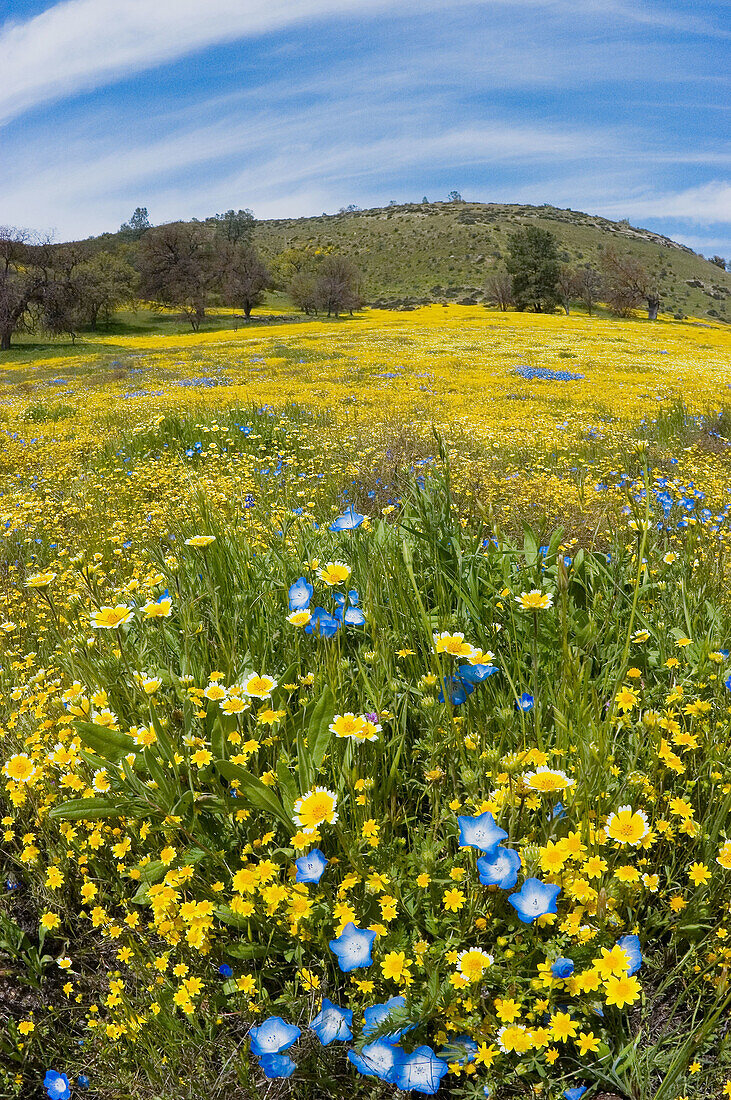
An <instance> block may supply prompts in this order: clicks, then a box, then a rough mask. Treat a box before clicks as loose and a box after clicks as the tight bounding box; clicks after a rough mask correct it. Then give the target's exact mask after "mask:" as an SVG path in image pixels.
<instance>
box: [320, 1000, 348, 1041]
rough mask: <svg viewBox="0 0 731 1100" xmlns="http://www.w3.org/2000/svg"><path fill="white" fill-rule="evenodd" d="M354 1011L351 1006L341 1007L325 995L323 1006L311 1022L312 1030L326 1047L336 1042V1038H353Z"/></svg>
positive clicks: (341, 1039)
mask: <svg viewBox="0 0 731 1100" xmlns="http://www.w3.org/2000/svg"><path fill="white" fill-rule="evenodd" d="M352 1027H353V1012H352V1010H351V1009H349V1008H340V1007H339V1005H334V1004H333V1003H332V1001H328V999H327V997H323V1000H322V1008H321V1009H320V1011H319V1012H318V1014H317V1016H315V1018H314V1020H313V1021H312V1023H311V1024H310V1031H314V1033H315V1035H316V1036H317V1038H318V1039H319V1040H320V1042H321V1043H322V1045H323V1046H324V1047H326V1046H329V1045H330V1043H334V1042H335V1040H336V1039H339V1040H340V1041H341V1042H345V1041H346V1039H352V1038H353V1032H352V1030H351V1029H352Z"/></svg>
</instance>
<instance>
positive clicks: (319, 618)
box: [305, 607, 340, 638]
mask: <svg viewBox="0 0 731 1100" xmlns="http://www.w3.org/2000/svg"><path fill="white" fill-rule="evenodd" d="M339 629H340V623H339V622H338V620H337V619H334V618H333V617H332V615H331V614H330V612H329V611H326V610H325V608H324V607H316V608H315V610H314V611H313V612H312V616H311V618H310V621H309V622H308V624H307V626H306V627H305V634H319V635H320V637H321V638H332V637H333V635H335V634H337V632H338V630H339Z"/></svg>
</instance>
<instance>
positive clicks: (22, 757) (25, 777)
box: [3, 752, 36, 783]
mask: <svg viewBox="0 0 731 1100" xmlns="http://www.w3.org/2000/svg"><path fill="white" fill-rule="evenodd" d="M3 771H4V772H5V775H6V776H7V777H8V779H12V780H13V782H15V783H29V782H30V781H31V779H32V778H33V776H34V775H35V774H36V766H35V764H34V763H33V761H32V760H31V758H30V757H29V756H28V754H27V753H25V752H19V753H16V754H15V756H11V757H10V759H9V760H8V761H7V762H6V763H5V764H4V765H3Z"/></svg>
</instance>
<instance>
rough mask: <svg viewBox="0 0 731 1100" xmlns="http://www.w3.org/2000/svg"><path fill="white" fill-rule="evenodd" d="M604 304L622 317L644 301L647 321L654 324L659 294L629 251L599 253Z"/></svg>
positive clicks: (608, 249) (648, 274)
mask: <svg viewBox="0 0 731 1100" xmlns="http://www.w3.org/2000/svg"><path fill="white" fill-rule="evenodd" d="M602 270H603V272H604V278H605V283H606V300H607V305H608V306H609V307H610V309H612V310H613V311H614V312H615V313H617V314H619V315H620V317H626V316H627V315H628V314H629V313H631V312H632V310H633V309H637V308H638V307H639V306H640V305H642V302H643V301H644V302H645V303H646V306H647V319H648V320H649V321H656V320H657V314H658V310H659V308H660V292H659V290H658V287H657V283H656V282H655V279H654V278H653V276H652V275H651V274H650V272H649V271H648V270H647V268H646V267H645V266H644V265H643V264H642V263H641V262H640V260H638V259H637V258H636V257H635V256H632V255H631V254H630V253H629V252H624V253H619V252H617V251H616V250H615V249H614V248H612V247H610V248H606V249H605V250H604V252H603V254H602Z"/></svg>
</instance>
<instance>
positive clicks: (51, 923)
mask: <svg viewBox="0 0 731 1100" xmlns="http://www.w3.org/2000/svg"><path fill="white" fill-rule="evenodd" d="M60 924H61V918H60V917H59V915H58V913H44V914H43V916H42V917H41V927H42V928H46V929H47V930H48V931H49V932H52V931H53V929H54V928H58V927H59V925H60Z"/></svg>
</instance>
